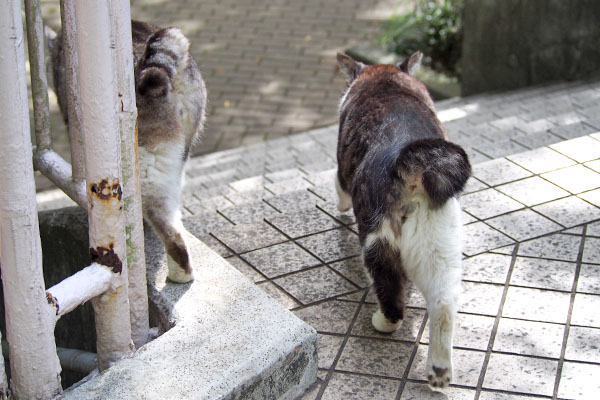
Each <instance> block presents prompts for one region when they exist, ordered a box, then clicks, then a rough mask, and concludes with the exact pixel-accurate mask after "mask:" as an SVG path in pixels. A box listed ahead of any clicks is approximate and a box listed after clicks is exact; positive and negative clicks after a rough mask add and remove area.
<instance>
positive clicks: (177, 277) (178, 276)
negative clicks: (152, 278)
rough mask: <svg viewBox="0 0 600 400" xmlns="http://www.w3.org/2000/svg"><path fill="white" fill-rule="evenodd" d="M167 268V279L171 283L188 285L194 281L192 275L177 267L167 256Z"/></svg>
mask: <svg viewBox="0 0 600 400" xmlns="http://www.w3.org/2000/svg"><path fill="white" fill-rule="evenodd" d="M167 267H168V268H169V272H168V274H167V278H168V279H169V280H170V281H171V282H175V283H188V282H191V281H193V280H194V273H193V271H192V272H186V271H185V270H184V269H183V268H181V267H180V266H179V264H177V263H176V262H175V260H173V259H172V258H171V257H170V256H168V255H167Z"/></svg>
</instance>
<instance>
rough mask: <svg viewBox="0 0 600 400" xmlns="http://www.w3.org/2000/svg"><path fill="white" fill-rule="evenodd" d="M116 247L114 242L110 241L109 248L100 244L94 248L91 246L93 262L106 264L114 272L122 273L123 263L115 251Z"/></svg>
mask: <svg viewBox="0 0 600 400" xmlns="http://www.w3.org/2000/svg"><path fill="white" fill-rule="evenodd" d="M114 247H115V245H114V244H113V243H110V244H109V245H108V248H106V247H103V246H98V247H96V248H95V249H94V248H91V247H90V255H91V256H92V262H95V263H98V264H102V265H105V266H107V267H109V268H111V269H112V271H113V272H114V273H119V274H120V273H121V271H122V270H123V263H122V262H121V260H120V259H119V256H118V255H117V253H115V250H114Z"/></svg>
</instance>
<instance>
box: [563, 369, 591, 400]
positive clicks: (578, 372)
mask: <svg viewBox="0 0 600 400" xmlns="http://www.w3.org/2000/svg"><path fill="white" fill-rule="evenodd" d="M598 376H600V365H592V364H581V363H574V362H565V363H564V364H563V368H562V373H561V376H560V384H559V386H558V397H562V398H576V399H581V400H593V399H596V398H597V397H598V393H600V380H598Z"/></svg>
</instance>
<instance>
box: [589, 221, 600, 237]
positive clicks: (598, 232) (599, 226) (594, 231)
mask: <svg viewBox="0 0 600 400" xmlns="http://www.w3.org/2000/svg"><path fill="white" fill-rule="evenodd" d="M586 234H587V235H588V236H597V237H600V221H598V222H594V223H593V224H589V225H588V226H587V231H586Z"/></svg>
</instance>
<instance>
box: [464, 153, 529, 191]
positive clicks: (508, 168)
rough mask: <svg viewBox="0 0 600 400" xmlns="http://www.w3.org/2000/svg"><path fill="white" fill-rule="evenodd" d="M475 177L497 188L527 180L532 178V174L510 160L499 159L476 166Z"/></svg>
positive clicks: (474, 168) (474, 169)
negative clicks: (523, 179)
mask: <svg viewBox="0 0 600 400" xmlns="http://www.w3.org/2000/svg"><path fill="white" fill-rule="evenodd" d="M473 176H474V177H475V178H477V179H479V180H480V181H482V182H484V183H486V184H488V185H490V186H496V185H499V184H502V183H508V182H512V181H515V180H517V179H521V178H526V177H528V176H531V172H529V171H527V170H525V169H523V168H521V167H519V166H518V165H515V164H514V163H512V162H510V161H508V160H505V159H498V160H492V161H487V162H484V163H481V164H477V165H475V166H474V167H473Z"/></svg>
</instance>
